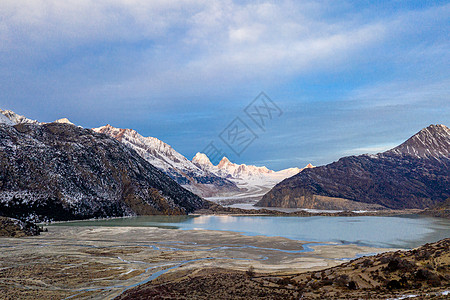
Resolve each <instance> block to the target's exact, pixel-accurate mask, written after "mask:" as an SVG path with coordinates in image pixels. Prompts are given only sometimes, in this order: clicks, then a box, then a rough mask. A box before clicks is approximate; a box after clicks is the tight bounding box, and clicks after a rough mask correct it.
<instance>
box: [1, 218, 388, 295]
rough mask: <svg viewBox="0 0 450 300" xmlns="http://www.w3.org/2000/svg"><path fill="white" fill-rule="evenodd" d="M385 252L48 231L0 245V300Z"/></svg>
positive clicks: (312, 264)
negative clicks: (169, 274) (208, 270)
mask: <svg viewBox="0 0 450 300" xmlns="http://www.w3.org/2000/svg"><path fill="white" fill-rule="evenodd" d="M302 245H306V246H302ZM305 249H306V250H309V249H314V251H305ZM388 250H392V249H379V248H370V247H360V246H356V245H332V244H328V245H320V244H318V245H315V244H314V243H309V242H300V241H294V240H289V239H286V238H281V237H265V236H245V235H241V234H238V233H234V232H223V231H205V230H193V231H182V230H175V229H160V228H152V227H145V228H144V227H65V226H61V227H50V229H49V232H46V233H43V234H42V235H41V236H37V237H28V238H2V239H0V298H1V299H19V298H20V299H24V298H34V299H36V298H47V299H64V298H67V297H72V299H77V298H88V297H89V298H90V299H91V297H92V298H98V299H104V298H114V297H115V296H118V295H120V294H121V293H123V292H124V291H126V290H128V289H130V288H132V287H134V286H136V285H138V284H142V283H145V282H148V281H149V280H152V279H153V278H156V277H158V276H159V275H161V274H162V273H164V272H165V271H164V270H168V271H167V272H174V271H180V270H190V269H192V270H193V269H196V270H198V269H205V268H217V267H219V268H227V269H234V270H247V269H248V268H249V267H250V266H253V267H254V268H255V270H256V271H257V272H264V273H266V272H276V273H277V274H287V273H292V272H297V273H300V272H303V271H305V272H306V271H311V270H320V269H324V268H327V267H331V266H336V265H338V264H340V263H342V262H344V261H345V260H342V258H353V257H355V256H357V255H359V254H364V253H376V252H384V251H388Z"/></svg>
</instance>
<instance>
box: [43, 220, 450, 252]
mask: <svg viewBox="0 0 450 300" xmlns="http://www.w3.org/2000/svg"><path fill="white" fill-rule="evenodd" d="M51 226H125V227H128V226H131V227H160V228H170V229H181V230H199V229H202V230H221V231H234V232H240V233H242V234H245V235H264V236H281V237H286V238H289V239H294V240H301V241H314V242H336V243H339V244H349V243H351V244H358V245H362V246H373V247H392V248H405V249H408V248H414V247H418V246H420V245H423V244H425V243H429V242H435V241H438V240H440V239H443V238H448V237H450V221H449V220H445V219H439V218H429V217H422V216H415V215H408V216H392V217H370V216H360V217H324V216H317V217H285V216H282V217H281V216H280V217H277V216H140V217H135V218H121V219H108V220H98V221H77V222H64V223H55V224H52V225H51Z"/></svg>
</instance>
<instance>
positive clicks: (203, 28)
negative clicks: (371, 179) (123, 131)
mask: <svg viewBox="0 0 450 300" xmlns="http://www.w3.org/2000/svg"><path fill="white" fill-rule="evenodd" d="M375 2H376V3H375ZM449 25H450V2H449V1H408V0H405V1H400V0H395V1H332V0H330V1H283V0H281V1H229V0H224V1H216V0H163V1H161V0H29V1H26V0H2V1H0V108H2V109H10V110H13V111H15V112H16V113H19V114H21V115H25V116H27V117H29V118H32V119H37V120H39V121H42V122H46V121H53V120H56V119H59V118H63V117H67V118H68V119H70V120H71V121H72V122H73V123H75V124H76V125H80V126H83V127H86V128H92V127H99V126H102V125H106V124H111V125H112V126H115V127H120V128H132V129H135V130H136V131H138V132H139V133H140V134H142V135H144V136H153V137H157V138H159V139H161V140H163V141H164V142H166V143H168V144H170V145H171V146H172V147H173V148H174V149H175V150H177V151H178V152H180V153H181V154H183V155H185V156H186V157H187V158H189V159H191V158H192V157H193V156H194V155H195V154H196V153H197V152H199V151H204V152H206V150H208V149H209V150H210V149H211V147H209V148H208V146H210V145H214V147H216V149H218V150H220V152H221V153H223V154H225V155H226V156H227V157H228V158H229V159H230V160H231V161H235V162H237V163H246V164H256V165H266V166H267V167H269V168H271V169H275V170H279V169H283V168H288V167H303V166H305V165H306V164H308V163H312V164H313V165H323V164H327V163H331V162H333V161H335V160H337V159H339V158H340V157H342V156H348V155H357V154H362V153H377V152H381V151H384V150H387V149H389V148H392V147H394V146H396V145H398V144H400V143H402V142H403V141H405V140H406V139H407V138H409V137H410V136H412V135H413V134H414V133H416V132H418V131H419V130H420V129H422V128H424V127H426V126H428V125H430V124H445V125H447V126H449V125H450V65H449V62H450V52H449V49H450V39H449V36H450V35H449V28H450V26H449ZM261 92H264V95H267V97H268V98H269V99H270V100H267V98H265V99H266V100H265V102H258V101H260V100H261V98H257V97H258V95H260V93H261ZM254 99H256V102H253V101H254ZM258 103H260V104H261V103H266V104H267V105H269V106H266V108H265V110H264V107H263V106H261V105H259V104H258ZM255 104H256V106H255ZM247 107H250V111H251V109H253V108H255V107H256V108H258V107H259V108H260V113H261V115H264V116H265V117H261V115H260V116H255V115H252V114H247V113H246V108H247ZM267 107H269V108H267ZM270 108H277V110H276V109H270ZM248 111H249V109H247V112H248ZM251 116H253V117H254V118H253V119H252V117H251ZM261 118H263V119H264V126H259V125H261V124H259V125H258V122H259V121H261ZM236 120H237V121H236ZM255 120H256V121H255ZM258 120H259V121H258ZM236 122H237V123H236ZM236 124H238V125H239V124H240V125H239V126H240V127H239V126H237V127H236V126H235V125H236ZM242 126H243V127H242ZM231 129H233V130H235V133H237V132H242V129H245V130H246V132H247V133H249V134H250V136H251V137H252V138H250V139H247V140H248V141H249V142H246V141H247V140H246V139H239V138H238V139H236V135H235V136H234V138H233V135H232V134H231V135H230V132H231V131H230V130H231ZM230 138H231V139H232V140H230ZM237 141H238V142H239V143H240V144H236V142H237ZM210 143H212V144H210ZM227 143H228V144H227ZM230 143H231V145H230ZM236 145H237V146H236ZM237 148H238V149H237Z"/></svg>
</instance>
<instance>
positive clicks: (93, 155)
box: [0, 123, 205, 221]
mask: <svg viewBox="0 0 450 300" xmlns="http://www.w3.org/2000/svg"><path fill="white" fill-rule="evenodd" d="M204 204H205V201H204V200H203V199H201V198H200V197H198V196H196V195H194V194H192V193H191V192H189V191H187V190H185V189H184V188H182V187H181V186H180V185H178V184H177V183H176V182H174V181H173V180H172V179H170V178H169V177H168V176H167V175H165V174H163V173H162V172H161V171H159V170H158V169H156V168H155V167H154V166H152V165H151V164H150V163H149V162H147V161H146V160H144V159H143V158H141V157H140V156H139V155H138V154H137V153H136V152H135V151H134V150H132V149H131V148H129V147H127V146H125V145H123V144H122V143H120V142H118V141H117V140H115V139H113V138H111V137H109V136H107V135H104V134H98V133H95V132H94V131H92V130H90V129H84V128H80V127H77V126H74V125H69V124H58V123H49V124H43V125H32V124H17V125H15V126H10V125H5V124H0V215H3V216H10V217H15V218H19V219H28V220H33V221H42V220H70V219H85V218H92V217H111V216H125V215H144V214H186V213H189V212H192V211H194V210H195V209H198V208H201V207H203V205H204Z"/></svg>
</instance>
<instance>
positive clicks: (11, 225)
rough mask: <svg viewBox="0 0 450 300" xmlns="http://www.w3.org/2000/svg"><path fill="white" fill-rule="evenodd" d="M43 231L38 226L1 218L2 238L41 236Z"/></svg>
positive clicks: (0, 229)
mask: <svg viewBox="0 0 450 300" xmlns="http://www.w3.org/2000/svg"><path fill="white" fill-rule="evenodd" d="M40 232H41V229H40V228H39V226H37V225H36V224H33V223H30V222H23V221H20V220H17V219H12V218H6V217H1V216H0V237H24V236H33V235H39V234H40Z"/></svg>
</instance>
